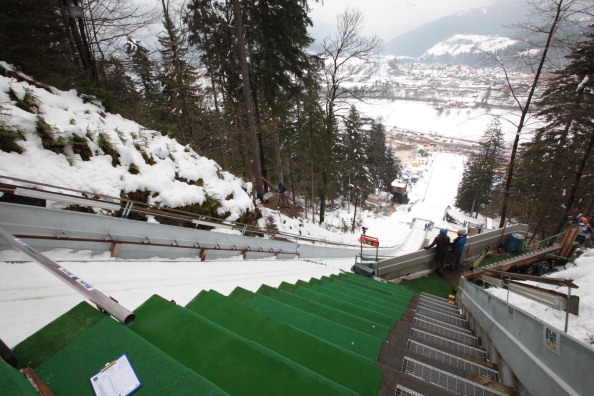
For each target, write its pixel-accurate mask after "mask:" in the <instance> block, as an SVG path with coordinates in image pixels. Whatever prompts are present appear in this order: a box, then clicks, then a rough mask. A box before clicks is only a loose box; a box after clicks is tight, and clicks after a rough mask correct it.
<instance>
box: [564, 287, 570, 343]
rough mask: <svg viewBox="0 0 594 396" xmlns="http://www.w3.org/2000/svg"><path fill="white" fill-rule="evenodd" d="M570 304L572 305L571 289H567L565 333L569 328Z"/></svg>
mask: <svg viewBox="0 0 594 396" xmlns="http://www.w3.org/2000/svg"><path fill="white" fill-rule="evenodd" d="M569 304H571V287H569V286H568V287H567V306H566V307H565V332H566V333H567V329H568V328H569Z"/></svg>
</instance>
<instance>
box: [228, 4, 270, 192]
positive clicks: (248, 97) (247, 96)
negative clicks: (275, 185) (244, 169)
mask: <svg viewBox="0 0 594 396" xmlns="http://www.w3.org/2000/svg"><path fill="white" fill-rule="evenodd" d="M232 1H233V13H234V15H235V32H236V34H237V46H238V48H239V62H240V64H241V77H242V83H243V96H244V100H245V108H246V109H245V110H246V116H247V123H248V129H249V141H250V146H251V148H252V153H251V156H250V157H251V159H250V168H251V169H250V171H251V172H250V173H251V176H252V181H253V183H254V188H255V190H256V194H257V195H258V196H259V197H260V198H261V197H262V196H263V195H264V188H263V185H262V166H261V163H260V146H259V143H258V130H257V127H256V118H255V115H254V101H253V99H252V90H251V87H250V74H249V68H248V61H247V53H246V50H245V37H244V35H243V21H242V19H241V8H240V7H239V0H232Z"/></svg>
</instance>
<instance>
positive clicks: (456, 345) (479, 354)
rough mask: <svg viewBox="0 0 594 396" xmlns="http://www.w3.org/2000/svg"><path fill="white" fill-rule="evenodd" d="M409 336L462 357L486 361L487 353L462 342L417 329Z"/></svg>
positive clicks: (412, 330)
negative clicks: (462, 355)
mask: <svg viewBox="0 0 594 396" xmlns="http://www.w3.org/2000/svg"><path fill="white" fill-rule="evenodd" d="M410 335H411V336H412V337H416V338H419V339H421V340H425V341H428V342H431V343H433V344H435V345H439V346H442V347H444V348H446V349H448V350H449V351H451V352H454V353H458V354H464V355H468V356H472V357H475V358H479V359H482V360H487V353H486V352H485V350H484V349H482V348H477V347H473V346H471V345H466V344H464V343H462V342H458V341H454V340H450V339H447V338H445V337H442V336H440V335H437V334H433V333H430V332H428V331H425V330H421V329H417V328H414V327H413V328H412V329H411V331H410Z"/></svg>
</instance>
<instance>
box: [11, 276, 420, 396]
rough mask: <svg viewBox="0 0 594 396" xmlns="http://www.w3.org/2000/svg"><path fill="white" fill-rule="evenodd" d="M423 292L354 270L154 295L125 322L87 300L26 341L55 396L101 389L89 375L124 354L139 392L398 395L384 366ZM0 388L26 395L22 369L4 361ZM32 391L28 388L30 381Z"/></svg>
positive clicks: (27, 356) (24, 350)
mask: <svg viewBox="0 0 594 396" xmlns="http://www.w3.org/2000/svg"><path fill="white" fill-rule="evenodd" d="M416 296H418V293H416V292H413V291H411V290H409V289H406V288H405V287H403V286H400V285H394V284H388V283H382V282H378V281H375V280H372V279H368V278H365V277H362V276H359V275H355V274H340V275H333V276H330V277H323V278H321V279H311V280H310V281H309V282H303V281H298V282H297V283H295V284H289V283H282V284H281V285H279V287H277V288H272V287H270V286H262V287H261V288H260V289H259V290H258V291H256V292H255V293H254V292H250V291H248V290H245V289H241V288H237V289H235V290H234V291H233V292H232V293H231V294H230V295H229V296H224V295H221V294H219V293H217V292H216V291H212V290H210V291H202V292H200V293H199V294H198V295H197V296H196V297H195V298H194V299H193V300H192V301H190V302H189V303H188V304H187V305H186V306H185V307H182V306H179V305H175V304H174V303H173V302H170V301H168V300H166V299H164V298H162V297H160V296H157V295H155V296H153V297H151V298H149V299H148V300H147V301H145V302H144V303H143V304H142V305H141V306H140V307H138V308H137V309H136V310H135V314H136V321H135V322H134V323H133V324H132V325H131V326H128V327H125V326H123V325H121V324H120V323H118V322H116V321H114V320H112V319H111V318H109V317H106V316H104V315H103V314H101V313H100V312H99V311H97V310H96V309H94V308H93V307H91V306H90V305H88V304H87V303H81V304H79V305H78V306H76V307H75V308H73V309H72V310H71V311H69V312H67V313H66V314H64V315H63V316H61V317H60V318H58V319H56V320H55V321H54V322H52V323H50V324H48V325H47V326H46V327H44V328H43V329H42V330H40V331H39V332H37V333H36V334H34V335H33V336H31V337H29V338H28V339H27V340H25V341H23V342H22V343H21V344H19V345H17V346H16V347H15V348H14V349H13V352H14V354H15V355H16V356H17V358H18V359H19V360H20V366H19V367H31V368H33V369H34V371H35V373H36V374H37V375H38V376H39V377H40V378H41V380H42V381H43V382H44V383H45V384H46V385H47V386H48V387H49V388H50V389H51V390H52V391H53V392H54V393H55V394H56V395H59V396H60V395H67V396H69V395H77V396H78V395H93V391H92V387H91V384H90V381H89V377H90V376H91V375H93V374H94V373H96V372H97V371H98V370H99V369H100V368H101V367H103V365H104V364H105V363H107V362H109V361H112V360H114V359H115V358H117V357H119V356H120V355H122V354H123V353H126V354H127V356H128V358H129V360H130V362H131V364H132V366H133V367H134V369H135V371H136V373H137V375H138V377H139V378H140V380H141V381H142V383H143V385H142V387H141V388H139V389H138V390H137V391H136V392H135V395H165V394H166V395H178V394H179V395H225V394H229V395H273V394H274V395H377V394H394V388H393V387H391V385H386V381H387V383H388V384H392V385H393V383H394V381H395V378H396V379H398V378H400V376H401V374H400V373H398V372H397V371H396V370H394V369H393V368H391V367H388V366H386V365H384V364H382V363H378V359H379V357H380V353H381V351H382V348H385V345H386V341H387V340H388V337H389V336H390V334H392V333H393V331H394V328H395V327H396V326H397V323H398V322H399V319H400V318H401V316H403V315H404V314H405V313H406V312H407V310H408V309H409V305H410V302H411V300H413V299H414V298H417V297H416ZM0 379H1V380H2V383H10V387H9V389H7V388H6V387H1V388H0V395H15V394H16V395H20V394H23V395H26V394H27V393H26V392H25V391H23V392H20V391H19V390H18V389H19V388H18V387H19V386H22V385H23V384H24V382H23V381H25V382H26V380H25V379H24V377H23V376H21V375H20V373H19V372H18V369H17V368H13V367H9V366H6V367H4V366H2V367H0ZM25 388H26V386H25Z"/></svg>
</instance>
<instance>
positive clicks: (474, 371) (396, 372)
mask: <svg viewBox="0 0 594 396" xmlns="http://www.w3.org/2000/svg"><path fill="white" fill-rule="evenodd" d="M468 327H469V326H468V322H467V321H466V319H465V318H464V316H463V315H462V314H461V312H460V309H459V308H458V307H457V306H456V305H454V304H451V303H449V302H448V300H447V299H445V298H440V297H436V296H433V295H430V294H426V293H421V295H420V296H419V297H415V298H413V299H412V300H411V303H410V305H409V307H408V310H407V311H406V312H405V313H404V314H403V315H402V316H401V318H400V320H399V321H398V322H397V323H396V325H395V326H394V328H393V329H391V330H390V334H389V335H388V338H387V341H386V342H385V343H384V346H383V348H382V351H381V353H380V357H379V359H378V365H380V366H383V367H384V370H385V371H386V373H391V377H390V376H386V381H385V384H384V385H383V386H382V388H381V390H380V392H379V394H386V395H387V394H390V395H394V394H395V395H464V396H470V395H485V396H487V395H511V394H513V391H512V388H511V387H508V386H505V385H503V384H501V383H500V378H499V372H498V369H497V367H496V366H495V365H494V364H492V363H490V362H489V361H488V360H487V352H486V351H485V349H484V348H482V347H481V340H480V338H479V337H477V336H475V335H474V334H473V332H472V331H471V330H470V329H469V328H468ZM388 377H389V378H388ZM390 381H391V382H390Z"/></svg>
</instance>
